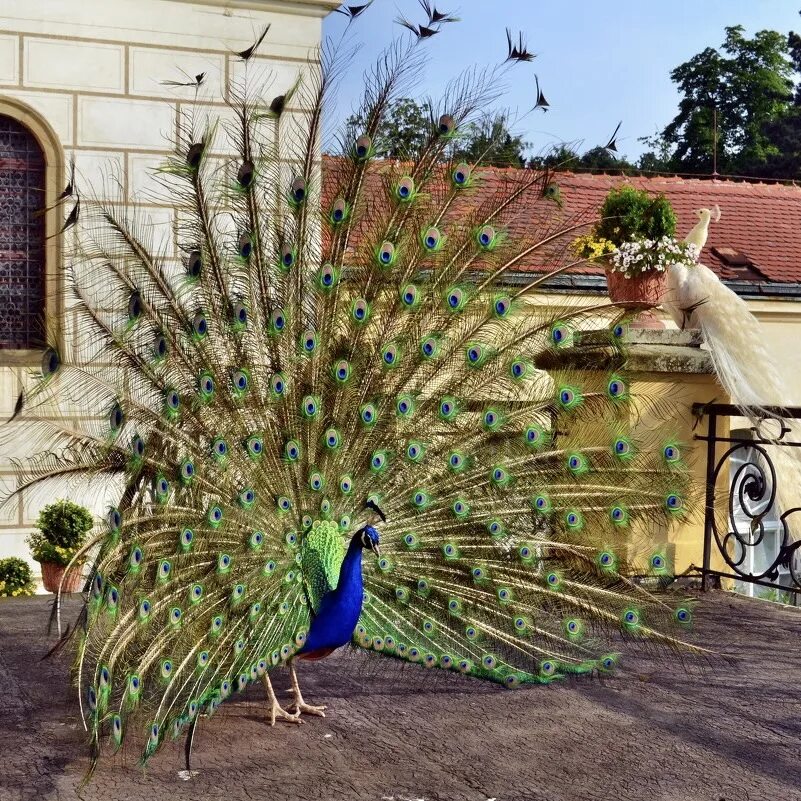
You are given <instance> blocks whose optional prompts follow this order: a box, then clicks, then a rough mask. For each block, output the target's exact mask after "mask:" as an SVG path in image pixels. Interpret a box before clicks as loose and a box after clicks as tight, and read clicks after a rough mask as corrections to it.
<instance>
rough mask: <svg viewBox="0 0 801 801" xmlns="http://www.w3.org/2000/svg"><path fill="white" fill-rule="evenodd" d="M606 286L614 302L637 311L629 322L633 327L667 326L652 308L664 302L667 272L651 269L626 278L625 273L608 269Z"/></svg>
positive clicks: (656, 327) (657, 327) (658, 327)
mask: <svg viewBox="0 0 801 801" xmlns="http://www.w3.org/2000/svg"><path fill="white" fill-rule="evenodd" d="M606 287H607V291H608V293H609V299H610V300H611V301H612V303H616V304H618V305H620V306H622V307H623V308H624V309H628V310H630V311H632V312H634V313H635V316H633V318H632V321H631V322H630V324H629V325H630V327H631V328H655V329H662V328H664V327H665V324H664V323H663V322H662V321H661V320H660V319H659V318H658V317H657V316H656V315H655V314H654V313H653V312H652V311H651V309H653V307H654V306H658V305H659V304H660V303H661V302H662V297H663V296H664V294H665V291H666V290H667V273H665V272H661V271H659V270H649V271H648V272H644V273H638V274H636V275H633V276H631V277H630V278H626V276H625V275H624V274H623V273H620V272H612V271H611V270H607V271H606Z"/></svg>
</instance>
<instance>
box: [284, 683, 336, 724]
mask: <svg viewBox="0 0 801 801" xmlns="http://www.w3.org/2000/svg"><path fill="white" fill-rule="evenodd" d="M289 692H290V694H291V695H294V696H295V698H294V700H293V701H292V703H291V704H290V705H289V708H290V709H291V710H292V711H293V712H294V714H295V715H297V716H298V720H300V716H301V715H317V717H320V718H324V717H325V710H326V709H328V707H327V706H314V705H313V704H307V703H306V702H305V701H304V700H303V696H302V695H301V694H300V693H299V692H298V693H295V690H289Z"/></svg>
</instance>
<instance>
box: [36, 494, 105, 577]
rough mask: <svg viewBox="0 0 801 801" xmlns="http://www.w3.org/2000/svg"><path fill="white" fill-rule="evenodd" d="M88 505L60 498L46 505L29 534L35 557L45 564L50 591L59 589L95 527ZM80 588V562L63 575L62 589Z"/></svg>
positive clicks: (43, 568) (44, 569) (43, 566)
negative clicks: (88, 534)
mask: <svg viewBox="0 0 801 801" xmlns="http://www.w3.org/2000/svg"><path fill="white" fill-rule="evenodd" d="M92 525H93V520H92V515H91V514H90V512H89V510H88V509H85V508H84V507H83V506H80V505H79V504H77V503H73V502H72V501H67V500H60V501H56V502H55V503H51V504H49V505H48V506H45V507H44V509H42V511H41V512H40V513H39V518H38V519H37V521H36V527H37V528H38V529H39V530H38V531H34V532H33V533H32V534H31V535H30V536H29V537H28V544H29V545H30V547H31V553H32V554H33V558H34V559H35V560H36V561H37V562H39V563H40V564H41V565H42V583H43V584H44V586H45V589H46V590H48V591H49V592H57V591H58V588H59V584H61V580H62V576H64V571H65V569H66V567H67V565H68V564H69V563H70V561H71V560H72V557H73V556H75V554H76V553H77V552H78V550H79V549H80V547H81V546H82V545H83V544H84V542H85V541H86V534H87V532H88V531H89V529H91V528H92ZM80 588H81V566H80V565H77V566H75V567H73V568H72V569H71V570H70V572H69V575H67V576H64V583H63V586H62V590H63V592H78V590H80Z"/></svg>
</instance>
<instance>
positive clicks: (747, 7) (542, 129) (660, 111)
mask: <svg viewBox="0 0 801 801" xmlns="http://www.w3.org/2000/svg"><path fill="white" fill-rule="evenodd" d="M349 2H350V3H352V4H354V5H355V4H360V3H362V2H364V0H349ZM436 5H437V8H438V9H439V10H440V11H458V12H459V13H458V16H459V17H461V22H459V23H455V24H449V25H444V26H443V27H442V31H441V33H439V34H437V35H436V36H434V37H433V38H432V39H430V40H428V41H427V42H425V43H424V45H425V47H426V49H427V50H428V52H430V60H429V61H428V64H427V65H426V69H425V72H424V74H422V75H421V76H420V82H419V87H415V90H414V94H415V99H416V100H418V101H420V100H422V99H424V98H425V97H426V96H427V95H432V96H434V97H436V96H437V94H438V93H439V92H441V90H442V87H443V85H444V83H445V82H446V80H447V79H448V78H450V77H453V76H454V75H456V74H458V73H459V72H460V71H461V70H462V69H465V68H467V67H469V66H471V65H473V64H476V63H478V64H481V65H485V64H494V63H497V62H498V61H502V60H503V59H504V58H505V56H506V35H505V28H506V27H507V26H508V27H510V28H512V29H513V31H517V30H522V31H523V33H524V36H525V39H526V43H527V45H528V49H529V50H531V51H533V52H534V53H536V54H537V58H535V59H534V61H533V62H532V63H529V64H519V65H517V67H516V68H515V69H514V70H513V71H512V72H511V73H510V74H509V78H508V88H509V91H508V94H507V95H506V97H505V100H504V101H503V103H502V105H503V106H504V107H508V108H509V109H511V110H513V111H514V112H516V114H517V116H518V117H521V116H522V115H525V113H526V112H527V111H528V110H529V109H530V108H531V107H532V106H533V105H534V101H535V99H536V90H535V82H534V75H535V74H536V75H537V77H538V78H539V82H540V86H541V88H542V91H543V92H544V94H545V96H546V98H547V99H548V102H549V103H550V104H551V108H550V110H549V111H548V112H547V113H546V114H543V113H542V112H541V111H537V112H535V113H532V114H528V115H526V116H522V119H520V120H519V122H518V124H517V125H516V127H515V129H514V130H515V132H516V133H520V134H522V135H523V138H524V140H525V141H528V142H531V143H532V152H533V153H538V152H544V151H546V150H547V149H548V148H549V147H551V146H552V145H553V144H555V143H559V142H571V143H580V147H579V148H578V149H579V150H581V151H583V150H585V149H588V148H590V147H594V146H595V145H599V144H605V143H606V141H607V140H608V139H609V136H610V135H611V134H612V132H613V131H614V129H615V126H616V125H617V123H618V122H619V121H621V120H622V121H623V124H622V126H621V128H620V133H619V135H618V140H617V142H618V151H619V153H620V154H621V155H625V156H627V157H629V158H630V159H636V157H637V156H639V155H640V154H641V153H642V152H643V151H644V150H646V149H647V147H646V146H645V145H643V144H642V143H641V142H639V141H638V138H639V137H642V136H650V135H652V134H654V133H655V132H656V131H657V130H661V129H662V128H663V127H664V126H665V125H666V124H667V123H668V122H669V121H670V120H671V119H672V118H673V117H674V116H675V114H676V112H677V107H678V100H679V95H678V93H677V92H676V88H675V86H674V84H673V83H672V82H671V80H670V72H671V70H672V69H673V68H674V67H677V66H678V65H679V64H681V63H682V62H684V61H687V60H688V59H689V58H691V57H692V56H694V55H695V54H696V53H700V52H701V51H702V50H703V49H704V48H706V47H715V48H718V47H720V45H721V43H722V42H723V39H724V35H725V34H724V28H725V27H726V26H730V25H742V26H743V27H744V28H745V29H746V33H747V34H748V35H749V36H751V35H753V34H754V33H755V32H756V31H759V30H764V29H772V30H777V31H781V32H782V33H787V32H789V31H790V30H796V31H801V17H799V9H801V0H669V2H665V0H615V1H614V2H608V1H607V2H600V1H599V0H438V1H437V3H436ZM399 11H400V12H402V13H404V15H405V16H406V17H407V18H408V19H410V20H412V21H414V22H419V21H422V20H423V17H424V14H423V11H422V9H421V8H420V6H419V5H418V3H417V0H375V1H374V2H373V4H372V6H370V8H368V9H367V11H365V12H364V14H362V15H361V16H360V17H359V18H358V19H357V20H355V21H354V23H353V36H354V37H355V38H356V39H357V40H358V41H361V42H364V43H365V44H364V46H363V47H362V49H361V50H360V51H359V53H358V55H357V57H356V60H355V63H354V64H353V66H352V68H350V69H349V70H348V73H347V75H346V76H345V78H344V79H343V81H342V84H341V87H340V89H339V91H338V95H337V105H338V115H337V117H338V118H340V119H341V118H344V117H346V116H348V114H349V113H350V111H351V109H352V107H353V105H354V102H355V101H356V98H357V97H358V96H359V94H360V92H361V88H362V85H363V84H362V78H361V76H362V73H363V71H364V69H365V67H367V66H369V65H370V64H371V63H372V62H373V60H374V59H375V57H376V56H377V55H378V54H379V52H380V51H381V49H382V48H383V46H384V45H386V44H387V43H388V42H389V41H391V39H392V37H393V36H397V35H398V34H399V33H401V32H402V30H403V29H402V28H400V27H399V26H398V25H396V24H394V23H393V20H394V19H395V17H396V16H397V15H398V12H399ZM346 24H347V20H346V18H345V17H344V16H343V15H341V14H330V15H329V16H328V18H327V19H326V20H325V22H324V33H325V34H327V35H332V36H335V37H337V38H338V37H339V35H340V34H341V32H342V31H343V30H344V28H345V25H346Z"/></svg>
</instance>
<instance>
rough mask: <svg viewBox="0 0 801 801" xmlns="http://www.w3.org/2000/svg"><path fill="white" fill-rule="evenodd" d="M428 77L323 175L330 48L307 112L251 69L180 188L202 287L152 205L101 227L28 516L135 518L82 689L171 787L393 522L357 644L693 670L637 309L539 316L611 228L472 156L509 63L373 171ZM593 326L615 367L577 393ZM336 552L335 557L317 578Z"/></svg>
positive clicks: (675, 491) (676, 500) (555, 308)
mask: <svg viewBox="0 0 801 801" xmlns="http://www.w3.org/2000/svg"><path fill="white" fill-rule="evenodd" d="M424 52H425V51H424V45H419V44H417V43H409V42H408V41H406V40H404V41H401V42H396V43H394V44H393V45H391V46H390V47H389V48H388V50H387V51H386V52H385V53H384V54H383V55H382V56H381V58H380V59H379V60H378V62H377V63H376V66H375V67H374V69H373V70H372V71H370V72H368V74H367V75H366V77H365V81H366V91H365V98H364V101H363V105H362V106H361V109H360V119H361V120H363V123H364V127H363V129H362V130H360V131H357V132H356V135H351V134H353V131H352V130H351V131H350V134H349V133H348V132H347V131H346V133H343V134H342V136H341V139H340V141H341V152H340V154H339V155H338V156H337V157H335V158H332V159H330V161H329V165H328V166H327V167H326V169H325V170H323V169H322V168H321V161H320V155H319V150H320V142H321V139H322V137H323V134H324V132H323V127H322V117H323V112H324V110H325V108H326V107H327V105H328V103H329V100H328V98H330V96H331V91H332V87H333V86H334V82H335V79H336V78H337V77H338V75H339V74H340V73H341V72H342V71H343V70H346V69H347V68H348V64H349V62H348V59H347V57H346V56H343V55H342V52H341V50H340V49H338V48H337V47H335V46H333V45H330V46H327V47H326V48H324V49H323V50H322V52H321V58H320V61H321V63H320V67H319V70H318V71H317V72H315V71H314V70H310V71H307V72H306V73H305V74H304V77H303V79H302V80H301V81H300V82H299V83H298V84H296V86H295V87H294V88H293V95H292V102H291V105H292V106H293V107H294V110H292V111H291V112H287V111H283V110H282V111H281V112H280V113H277V112H274V111H270V110H269V108H268V106H269V103H268V101H267V100H265V99H263V98H262V97H260V96H259V95H258V93H256V92H254V91H253V90H252V88H251V85H250V84H249V83H248V82H247V80H248V79H247V74H246V77H245V79H244V82H243V83H242V84H241V85H239V86H237V87H235V90H234V91H233V92H232V94H231V101H230V105H231V112H232V113H231V114H230V115H228V116H227V117H226V121H225V122H220V123H206V122H204V121H203V120H204V119H205V118H204V117H203V115H201V114H200V113H197V114H195V115H194V116H193V114H191V113H190V114H189V116H188V117H187V119H186V120H185V124H184V125H183V126H181V134H180V136H179V138H178V141H177V143H176V148H175V153H174V155H173V156H172V158H170V159H169V161H168V162H167V163H166V164H165V165H164V166H163V167H162V168H161V170H160V171H159V173H158V175H159V178H160V185H161V192H162V194H163V198H166V199H167V201H168V202H169V203H170V204H171V205H172V206H174V207H175V209H176V214H177V220H178V222H177V229H178V235H179V241H180V251H181V259H180V262H179V263H175V261H173V260H171V259H170V258H169V256H168V255H167V253H166V251H164V250H163V248H162V247H161V246H160V245H159V243H158V240H157V238H156V237H155V235H154V233H153V227H152V226H151V225H149V224H148V222H147V220H146V219H144V217H143V214H142V212H141V210H139V209H130V208H125V207H124V206H121V205H120V204H117V203H111V202H105V201H99V200H97V201H95V202H94V203H89V202H87V203H85V206H86V212H85V213H84V215H83V216H82V219H81V224H80V226H79V228H80V252H79V253H78V256H77V257H76V258H75V263H74V265H73V267H72V269H71V270H70V275H69V279H70V280H69V298H68V304H67V305H68V309H69V315H70V316H71V319H72V320H73V321H74V323H75V326H74V327H75V330H77V331H78V332H79V335H78V339H79V344H78V345H77V346H76V348H74V349H73V350H64V349H62V348H60V347H58V346H57V345H56V344H53V346H51V347H50V348H49V349H48V350H47V351H46V353H45V355H44V358H43V364H42V375H41V379H40V381H39V382H38V385H37V387H36V389H35V390H34V391H33V392H31V393H30V395H29V397H28V398H27V399H26V405H25V410H24V414H22V415H20V416H19V419H17V420H15V423H14V425H15V430H17V431H18V432H22V435H23V436H25V437H26V438H27V440H28V442H29V444H30V449H31V452H32V453H33V455H32V456H31V458H30V459H28V460H26V461H25V462H24V463H23V464H21V465H20V473H21V475H20V481H19V489H21V490H24V491H28V490H35V489H39V490H42V491H48V488H52V487H53V486H55V485H58V486H62V485H63V482H64V481H65V480H67V481H70V482H73V481H77V480H79V479H80V480H84V479H86V480H88V481H89V482H90V483H89V486H90V487H91V488H93V489H94V490H95V491H97V492H98V493H102V494H105V495H114V496H115V497H114V499H113V500H111V501H110V502H109V508H108V511H107V514H106V516H105V519H104V520H103V522H102V524H100V525H98V526H97V527H96V529H95V531H94V532H93V536H92V539H91V541H90V542H89V544H88V545H87V546H86V547H85V548H84V550H83V551H82V552H81V554H79V555H78V557H76V560H77V561H81V560H89V561H90V562H91V565H92V572H91V580H90V583H89V585H88V600H87V616H86V623H85V626H84V627H83V628H82V631H81V637H80V644H79V647H78V653H77V661H76V672H77V682H78V685H79V690H80V701H81V709H82V713H83V716H84V719H85V722H86V725H87V727H88V729H89V732H90V738H91V742H92V754H93V758H95V759H96V758H97V755H98V754H99V753H100V752H101V751H102V750H104V749H108V748H111V749H116V748H118V747H120V746H121V744H122V743H123V741H125V740H126V739H128V738H131V739H132V740H134V741H135V742H139V743H140V744H141V745H142V754H143V759H144V760H146V759H147V758H148V757H150V756H151V755H152V754H153V753H154V752H155V751H156V750H157V748H158V747H159V745H160V744H161V743H162V742H163V741H164V740H165V739H169V738H172V737H175V736H177V735H178V734H180V733H181V731H182V730H184V729H185V728H186V727H187V726H188V725H189V724H191V723H192V722H193V721H194V720H195V719H196V718H197V716H198V715H200V714H208V715H210V714H212V713H213V712H214V711H215V709H217V707H218V706H219V705H220V703H222V702H223V701H224V700H225V699H226V698H228V697H230V696H232V695H235V694H237V693H238V692H241V691H242V690H243V689H244V688H245V687H246V686H247V685H248V684H250V683H251V682H253V681H256V680H260V679H261V677H263V676H264V674H265V673H267V672H268V671H270V670H271V669H273V668H274V667H275V666H277V665H281V664H283V663H284V662H286V661H287V659H289V658H290V657H291V656H292V655H293V654H294V653H295V652H296V651H297V650H298V649H299V648H300V647H301V646H302V645H303V643H304V642H305V638H306V635H307V632H308V628H309V624H310V619H311V614H312V611H311V610H312V608H314V607H315V606H316V604H317V603H318V602H319V594H320V588H321V587H324V586H331V585H332V582H333V583H335V580H336V565H337V564H338V562H337V560H340V561H341V559H342V553H343V552H344V546H345V544H346V541H347V539H348V538H350V537H351V536H352V534H353V532H354V531H356V530H358V529H359V527H361V526H362V525H364V524H365V523H367V522H369V521H370V517H369V513H368V511H367V510H366V508H365V500H366V499H368V498H369V499H372V500H374V502H375V503H376V504H378V505H379V506H380V507H381V509H382V510H383V511H384V513H385V515H386V518H387V522H386V523H385V524H382V525H381V526H380V528H381V537H382V552H383V555H382V557H381V559H380V560H378V561H376V560H374V559H371V558H365V563H364V577H365V587H366V592H365V600H364V605H363V610H362V616H361V621H360V624H359V627H358V629H357V631H356V633H355V635H354V636H355V642H356V643H357V644H358V645H360V646H362V647H364V648H368V649H372V650H373V651H377V652H381V653H383V654H389V655H392V656H395V657H399V658H401V659H404V660H408V661H410V662H420V663H421V664H424V665H426V666H436V667H439V668H443V669H448V670H456V671H460V672H462V673H469V674H471V675H475V676H480V677H483V678H486V679H490V680H493V681H496V682H499V683H501V684H504V685H507V686H513V685H516V684H518V683H524V682H547V681H550V680H552V679H553V678H555V677H559V676H564V675H566V674H569V673H587V672H590V671H592V670H600V671H607V670H610V669H611V668H612V666H613V665H614V663H615V660H616V656H615V653H614V652H613V651H612V650H611V649H610V646H609V645H607V644H606V643H607V642H608V637H609V635H610V634H614V635H616V634H617V633H619V632H621V631H622V632H623V633H624V634H626V636H627V637H629V638H631V639H636V640H637V641H644V640H650V641H653V642H656V643H662V644H665V645H668V646H675V647H681V646H682V645H683V644H682V643H681V640H680V637H679V632H680V629H681V627H682V626H684V625H686V624H687V623H688V622H689V620H690V611H689V609H688V607H687V605H686V604H678V605H676V604H672V603H668V601H666V600H665V599H664V598H660V597H657V596H653V595H651V594H649V593H648V592H646V591H645V590H644V589H643V588H642V587H641V586H639V585H637V584H635V583H633V582H632V581H631V580H630V579H628V578H626V576H629V575H631V574H636V573H639V574H651V575H659V574H661V573H663V572H665V571H666V570H667V568H668V565H667V558H668V557H667V555H666V554H663V553H659V552H654V551H653V546H651V545H649V543H651V542H653V536H652V532H653V529H654V528H655V527H657V528H658V527H663V528H666V527H667V526H668V525H670V523H671V521H673V520H675V519H676V518H678V517H681V516H682V515H683V514H686V512H687V508H688V502H689V480H688V471H687V469H686V466H685V463H684V461H683V458H682V452H681V447H680V445H679V444H678V443H677V442H675V441H674V440H672V439H671V438H670V437H666V436H663V435H662V434H661V432H662V431H664V430H667V429H666V428H665V424H664V422H660V421H661V420H662V417H664V416H665V414H670V412H671V410H672V409H673V408H675V405H672V404H670V403H667V402H666V400H665V399H664V398H663V397H661V396H660V395H659V391H658V389H657V388H653V387H650V388H648V387H646V388H645V389H644V390H643V393H642V394H640V395H637V394H636V393H635V391H634V389H635V388H634V387H633V386H632V384H631V381H630V378H629V377H628V376H627V375H626V372H625V352H624V347H623V344H622V338H621V337H620V336H619V335H618V334H619V329H620V321H621V319H622V315H621V312H620V310H619V309H618V308H616V307H614V306H612V305H609V304H600V305H596V306H594V307H590V308H588V307H586V305H584V306H582V305H581V304H579V303H576V304H574V305H572V306H571V305H570V304H569V303H567V302H563V301H559V302H558V303H557V302H556V301H555V300H549V297H548V296H547V295H543V294H541V293H539V292H538V288H539V287H540V285H541V284H542V283H543V282H544V281H545V280H546V279H547V278H549V277H553V276H554V275H556V274H558V273H560V272H562V271H564V270H567V269H570V268H571V267H572V266H574V265H575V264H576V263H577V262H573V261H571V257H570V256H569V250H568V245H569V243H570V241H571V240H572V239H573V238H574V237H575V235H576V233H577V232H580V231H581V230H582V225H584V224H585V223H586V222H588V220H587V219H573V218H568V217H567V216H566V215H565V213H564V212H563V210H562V208H561V206H560V204H559V203H557V202H555V195H554V190H553V183H552V176H549V175H547V174H543V173H540V172H538V171H536V170H519V171H513V172H511V171H503V170H492V169H484V168H481V167H476V166H474V165H470V164H467V163H464V162H463V161H461V160H460V159H459V158H458V157H457V156H456V153H457V152H458V144H459V135H460V131H464V130H465V128H466V127H467V126H469V125H470V124H471V122H472V121H474V120H475V119H476V118H477V117H478V115H480V114H482V113H483V112H484V110H485V109H486V107H487V106H488V105H489V104H491V103H493V102H495V100H496V98H497V97H498V95H499V93H500V91H501V89H502V82H503V80H504V76H505V75H506V74H507V69H508V67H497V68H492V69H487V70H483V71H482V70H477V69H474V70H471V71H469V72H468V73H467V74H465V75H463V76H461V77H460V78H458V79H456V80H454V81H453V82H452V83H451V84H450V85H449V86H448V88H447V90H446V92H445V94H444V96H443V98H442V100H441V101H440V102H439V103H432V104H431V106H430V107H431V120H430V124H429V125H428V126H427V128H426V129H425V130H424V131H422V132H421V136H420V137H419V142H418V144H417V145H416V146H415V148H414V152H410V153H409V154H407V156H408V157H407V158H405V159H404V160H402V161H398V160H391V159H381V158H377V157H376V143H377V142H378V141H379V140H380V137H381V135H382V130H384V128H383V127H382V126H384V124H385V120H386V113H387V110H388V108H389V107H390V106H391V104H392V102H393V100H395V99H397V98H399V97H401V96H404V95H406V94H408V92H409V90H410V87H411V86H412V85H413V84H414V82H416V81H418V80H419V76H420V70H421V69H422V68H423V65H424V63H425V59H424ZM245 72H246V73H247V70H246V71H245ZM226 153H227V154H228V155H226ZM232 153H233V154H234V155H231V154H232ZM557 189H558V187H557ZM556 194H557V195H558V193H556ZM532 207H533V208H534V209H535V211H534V212H533V214H532V211H531V209H532ZM532 262H534V263H537V264H541V265H542V271H541V272H539V273H536V274H531V273H529V274H523V273H521V272H520V271H519V270H518V267H519V265H521V264H523V263H532ZM578 263H580V262H578ZM521 276H522V279H521ZM599 329H601V330H606V331H608V341H609V348H610V352H611V353H612V354H613V358H612V359H611V361H610V365H611V366H610V368H609V370H608V371H607V372H599V371H598V369H597V368H596V369H594V370H582V369H578V368H576V369H569V368H566V367H563V366H560V361H559V359H558V358H555V357H558V355H559V353H560V352H561V351H563V350H564V349H565V348H568V347H570V346H571V345H572V344H573V343H575V341H576V339H577V338H580V337H581V336H582V335H584V334H585V333H586V332H587V331H590V330H593V331H597V330H599ZM78 351H80V354H81V356H80V358H79V356H78ZM87 353H89V354H90V357H89V358H87V356H86V354H87ZM549 359H550V361H549ZM546 364H550V365H551V366H549V367H547V369H546V367H544V366H543V365H546ZM54 405H55V406H56V407H58V408H59V409H65V408H68V409H70V410H71V411H70V413H69V415H67V414H54V413H52V408H53V406H54ZM645 412H647V414H649V415H650V416H651V418H652V419H653V420H656V421H657V424H653V425H649V426H638V425H637V420H638V419H639V417H640V415H641V414H643V413H645ZM321 530H325V531H328V532H331V531H333V532H337V533H338V534H339V536H341V539H342V544H343V547H342V549H336V548H335V549H334V551H336V553H334V552H333V551H332V552H331V553H327V554H326V553H324V552H323V551H320V553H323V556H322V557H320V556H319V554H317V552H316V551H314V549H310V550H307V552H306V556H305V557H304V549H303V543H304V540H305V538H309V537H312V536H314V535H315V532H319V531H321ZM323 539H324V538H323ZM315 559H317V560H318V561H316V562H315ZM322 579H326V580H327V581H328V584H322V583H321V581H322Z"/></svg>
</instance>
